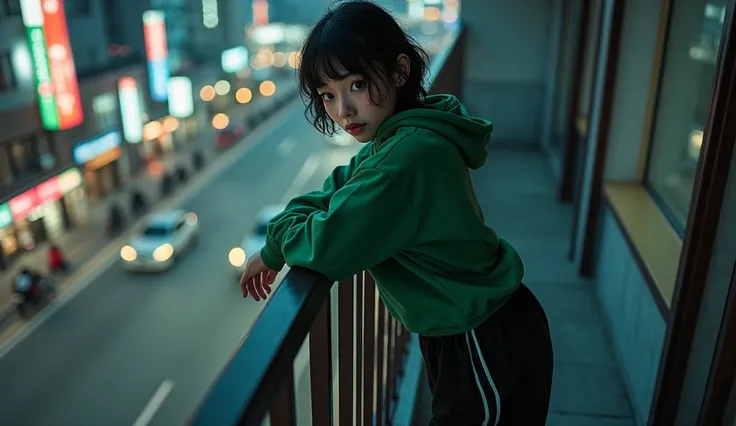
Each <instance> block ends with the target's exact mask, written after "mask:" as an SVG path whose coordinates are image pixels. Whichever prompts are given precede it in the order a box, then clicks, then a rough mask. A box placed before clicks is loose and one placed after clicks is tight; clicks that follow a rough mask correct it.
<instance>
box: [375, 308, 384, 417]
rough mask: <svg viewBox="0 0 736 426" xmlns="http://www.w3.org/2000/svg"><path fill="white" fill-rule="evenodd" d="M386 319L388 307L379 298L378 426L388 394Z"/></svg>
mask: <svg viewBox="0 0 736 426" xmlns="http://www.w3.org/2000/svg"><path fill="white" fill-rule="evenodd" d="M385 317H386V307H385V306H384V304H383V300H381V299H380V298H379V299H378V312H377V313H376V426H381V425H383V419H384V418H385V416H384V410H385V409H386V405H385V404H384V396H385V394H386V388H385V386H384V376H385V374H386V369H385V363H386V342H385V339H384V336H385V335H386V322H385V321H384V319H385Z"/></svg>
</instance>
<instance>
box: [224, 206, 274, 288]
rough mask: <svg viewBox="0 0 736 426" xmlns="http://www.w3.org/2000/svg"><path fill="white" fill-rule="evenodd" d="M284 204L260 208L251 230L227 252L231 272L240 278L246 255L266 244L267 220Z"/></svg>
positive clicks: (256, 251)
mask: <svg viewBox="0 0 736 426" xmlns="http://www.w3.org/2000/svg"><path fill="white" fill-rule="evenodd" d="M284 207H286V206H285V205H280V204H279V205H271V206H266V207H264V208H262V209H261V211H260V212H259V213H258V217H257V218H256V224H255V226H253V230H252V231H251V232H249V233H248V234H247V235H246V236H245V238H244V239H243V241H242V242H241V243H240V247H233V249H232V250H230V253H229V254H228V261H229V262H230V266H231V267H232V268H233V273H234V274H235V275H236V276H237V277H238V278H240V276H241V275H243V272H244V271H245V264H246V260H247V259H248V256H253V254H255V253H258V252H259V251H261V249H262V248H263V246H265V245H266V231H267V229H268V222H270V221H271V219H272V218H273V217H274V216H276V215H277V214H279V213H281V212H282V211H284Z"/></svg>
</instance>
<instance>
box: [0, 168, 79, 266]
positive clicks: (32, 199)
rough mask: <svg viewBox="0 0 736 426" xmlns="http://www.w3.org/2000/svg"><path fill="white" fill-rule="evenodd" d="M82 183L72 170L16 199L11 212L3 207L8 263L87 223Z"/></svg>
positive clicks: (0, 231)
mask: <svg viewBox="0 0 736 426" xmlns="http://www.w3.org/2000/svg"><path fill="white" fill-rule="evenodd" d="M81 181H82V179H81V176H80V174H79V171H78V170H77V169H76V168H74V169H70V170H68V171H66V172H64V173H62V174H60V175H59V176H56V177H53V178H51V179H49V180H47V181H45V182H43V183H41V184H39V185H37V186H36V187H34V188H31V189H30V190H28V191H26V192H24V193H22V194H20V195H18V196H16V197H15V198H12V199H11V200H10V201H9V202H8V203H7V210H5V207H3V206H0V224H4V226H2V227H0V241H2V251H3V257H4V258H5V259H6V260H8V259H9V260H12V259H14V258H15V257H16V256H18V255H20V254H21V252H23V251H30V250H33V248H34V247H36V246H37V245H38V244H40V243H43V242H45V241H53V240H54V239H56V238H58V237H60V236H61V235H62V234H63V233H64V232H65V231H66V230H67V229H69V228H70V227H75V226H79V225H81V224H83V223H84V222H86V219H87V203H86V201H85V197H84V190H82V189H81V188H80V187H79V185H80V183H81ZM7 211H9V212H10V220H8V217H7V216H8V215H7Z"/></svg>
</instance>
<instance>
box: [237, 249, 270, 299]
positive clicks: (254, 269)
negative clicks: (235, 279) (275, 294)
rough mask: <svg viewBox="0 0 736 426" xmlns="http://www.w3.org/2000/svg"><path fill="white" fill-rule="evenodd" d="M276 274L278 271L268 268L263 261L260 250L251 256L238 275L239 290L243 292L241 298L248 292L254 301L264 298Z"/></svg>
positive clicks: (268, 292) (246, 295)
mask: <svg viewBox="0 0 736 426" xmlns="http://www.w3.org/2000/svg"><path fill="white" fill-rule="evenodd" d="M276 274H278V272H276V271H274V270H273V269H269V268H268V266H266V264H265V263H263V259H261V253H260V252H259V253H256V254H254V255H253V256H251V257H250V259H248V263H247V264H246V265H245V272H243V276H242V277H240V291H241V293H243V298H246V297H248V294H250V295H251V296H252V297H253V299H255V301H256V302H257V301H259V300H261V299H264V300H265V299H266V297H267V295H268V294H271V285H272V284H273V282H274V281H275V280H276Z"/></svg>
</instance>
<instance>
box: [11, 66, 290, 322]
mask: <svg viewBox="0 0 736 426" xmlns="http://www.w3.org/2000/svg"><path fill="white" fill-rule="evenodd" d="M277 87H279V88H280V89H281V90H279V91H278V92H277V93H276V94H275V95H274V96H272V97H268V98H265V97H261V96H258V97H255V98H254V99H253V101H251V103H249V104H246V105H237V104H236V105H234V106H233V107H232V108H231V109H230V110H229V111H228V115H229V116H230V119H231V123H243V122H244V121H245V120H246V119H247V118H248V117H252V116H254V115H255V116H258V117H260V118H261V120H259V123H260V122H261V121H264V120H265V119H266V117H268V116H270V115H271V114H272V113H273V112H275V110H276V109H278V108H280V106H279V105H278V103H279V101H280V100H281V99H283V97H284V96H287V97H294V96H295V93H296V92H295V91H296V86H295V83H293V82H290V81H288V80H287V81H280V82H277ZM254 128H255V126H254V127H251V128H246V136H247V135H248V134H249V133H250V132H251V131H252V130H253V129H254ZM215 133H216V132H215V130H214V129H213V128H212V127H211V126H208V127H206V128H204V129H202V130H201V131H200V132H199V133H198V134H197V135H196V136H195V138H194V140H192V141H190V142H189V143H188V144H187V145H185V146H183V147H181V148H179V149H178V151H175V152H174V153H173V155H171V156H169V157H167V158H165V159H164V160H162V161H161V163H162V166H163V170H164V171H170V170H174V169H175V168H176V167H177V166H179V165H183V166H184V167H185V168H186V169H187V171H188V179H187V180H190V179H191V178H192V177H193V176H194V175H195V173H201V172H202V171H199V172H196V171H195V170H194V169H193V166H192V155H191V154H192V152H193V151H194V150H195V149H199V150H201V151H202V152H203V153H204V157H205V165H204V167H205V169H206V168H207V167H209V166H210V164H211V163H212V161H213V159H214V158H215V157H216V156H219V155H221V154H223V153H227V152H228V150H222V151H218V150H216V149H215V147H214V135H215ZM160 179H161V174H156V175H152V174H150V173H149V172H148V170H146V169H145V168H143V169H141V172H140V174H139V175H138V176H136V177H133V178H132V179H130V180H129V181H128V182H126V183H125V184H124V185H123V186H122V187H121V188H120V189H119V190H118V191H117V192H116V193H114V194H110V195H109V196H107V197H105V198H104V199H102V200H101V201H99V202H98V203H96V204H90V206H89V215H88V219H87V223H86V224H85V225H84V226H82V227H79V228H74V229H70V230H68V231H67V232H66V233H65V234H64V235H62V236H61V237H60V238H58V239H56V243H57V244H58V245H59V247H60V248H61V251H62V252H63V253H64V255H65V256H66V257H67V259H68V260H69V262H70V263H71V264H72V265H73V266H74V268H75V269H77V268H79V267H81V266H82V265H83V264H84V263H86V262H87V261H88V260H89V259H91V258H92V256H93V255H95V254H96V253H97V252H98V251H99V250H101V249H102V248H103V247H105V246H106V245H107V244H108V243H109V242H110V241H111V240H113V239H114V238H115V237H111V236H108V235H107V233H106V231H105V227H106V224H107V220H108V215H109V210H110V207H111V206H112V205H113V204H116V203H117V204H118V205H120V206H121V207H122V208H123V211H124V212H125V216H126V219H127V221H126V224H127V225H131V224H132V223H133V222H135V220H136V219H137V218H136V217H133V216H131V214H130V197H131V193H132V191H133V189H137V190H139V191H141V192H142V194H143V196H144V197H145V199H146V201H147V203H148V210H151V209H152V208H154V207H155V206H156V205H157V204H159V203H161V202H162V201H163V200H164V199H165V198H162V196H161V192H160ZM187 184H188V182H184V183H177V184H175V186H174V190H173V192H172V194H170V195H169V196H167V197H170V196H173V195H175V194H176V192H177V190H178V189H179V188H180V187H182V186H186V185H187ZM24 266H28V267H31V268H34V269H36V270H39V271H41V272H42V273H44V274H48V244H47V243H46V244H40V245H39V246H38V247H36V248H35V249H34V250H33V251H31V252H28V253H25V254H24V255H23V256H22V257H21V258H20V259H18V260H17V261H16V262H15V263H14V264H13V265H12V266H11V267H10V268H8V269H7V270H5V271H3V273H2V275H1V276H0V330H2V329H4V328H6V327H8V326H9V325H10V324H12V323H13V322H14V321H15V320H16V318H17V317H16V315H15V311H14V309H13V303H12V299H11V296H12V283H13V278H14V277H15V275H16V273H17V272H18V271H19V270H20V268H21V267H24ZM58 279H59V282H58V284H62V283H63V280H64V278H62V277H60V278H58Z"/></svg>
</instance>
